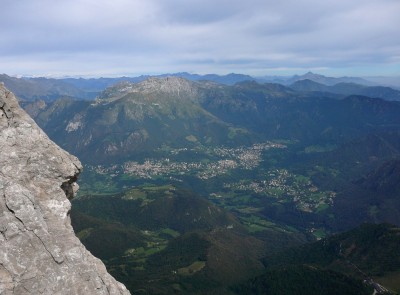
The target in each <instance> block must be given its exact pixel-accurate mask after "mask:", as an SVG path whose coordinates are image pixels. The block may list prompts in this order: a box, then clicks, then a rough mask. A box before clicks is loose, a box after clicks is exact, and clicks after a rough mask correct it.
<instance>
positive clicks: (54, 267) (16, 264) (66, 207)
mask: <svg viewBox="0 0 400 295" xmlns="http://www.w3.org/2000/svg"><path fill="white" fill-rule="evenodd" d="M81 169H82V166H81V163H80V162H79V160H78V159H77V158H76V157H74V156H72V155H70V154H68V153H67V152H65V151H64V150H62V149H61V148H59V147H58V146H57V145H56V144H55V143H53V142H52V141H51V140H50V139H49V138H48V137H47V136H46V134H45V133H44V132H43V131H42V130H41V129H40V128H39V127H38V126H37V125H36V124H35V123H34V121H33V120H32V119H31V118H30V117H29V116H28V115H27V114H26V113H25V112H24V111H23V110H22V109H21V108H20V107H19V105H18V102H17V99H16V98H15V96H14V95H13V94H12V93H11V92H9V91H8V90H7V89H6V88H5V87H4V85H2V84H0V294H18V295H23V294H130V293H129V291H127V289H126V288H125V286H124V285H122V284H121V283H119V282H117V281H116V280H115V279H114V278H113V277H112V276H111V275H109V274H108V273H107V271H106V268H105V266H104V264H103V263H102V262H101V261H100V260H99V259H97V258H95V257H93V256H92V255H91V254H90V252H88V251H87V250H86V249H85V247H84V246H83V245H82V244H81V243H80V241H79V240H78V238H77V237H76V236H75V234H74V231H73V229H72V226H71V222H70V216H69V212H70V210H71V203H70V201H69V199H71V198H73V196H74V193H75V192H76V190H77V188H78V185H77V184H76V183H75V181H76V180H77V176H78V174H79V173H80V171H81Z"/></svg>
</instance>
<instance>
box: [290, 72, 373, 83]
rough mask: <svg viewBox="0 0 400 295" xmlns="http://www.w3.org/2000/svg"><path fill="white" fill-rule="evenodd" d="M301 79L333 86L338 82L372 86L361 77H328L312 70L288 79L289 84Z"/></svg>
mask: <svg viewBox="0 0 400 295" xmlns="http://www.w3.org/2000/svg"><path fill="white" fill-rule="evenodd" d="M301 80H311V81H314V82H317V83H320V84H324V85H327V86H333V85H335V84H338V83H355V84H361V85H367V86H371V85H373V83H372V82H370V81H368V80H365V79H363V78H359V77H338V78H337V77H327V76H324V75H319V74H314V73H312V72H308V73H306V74H304V75H300V76H299V75H294V76H293V77H292V78H290V79H288V80H287V83H288V84H293V83H294V82H297V81H301Z"/></svg>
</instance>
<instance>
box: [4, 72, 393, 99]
mask: <svg viewBox="0 0 400 295" xmlns="http://www.w3.org/2000/svg"><path fill="white" fill-rule="evenodd" d="M151 77H158V78H165V77H179V78H184V79H187V80H190V81H211V82H216V83H219V84H224V85H234V84H236V83H239V82H243V81H256V82H258V83H277V84H282V85H285V86H289V85H292V84H294V83H296V82H298V81H303V80H310V81H313V82H316V83H318V84H322V85H325V86H334V85H336V84H341V83H344V84H352V88H351V87H350V88H349V87H347V88H348V89H347V92H346V94H347V95H350V94H362V93H358V92H357V91H359V90H360V89H358V88H362V86H381V87H384V86H385V87H386V88H384V89H382V91H397V90H398V89H399V87H400V83H396V80H395V79H387V80H388V82H387V83H385V79H384V78H382V77H381V78H380V79H379V80H376V81H378V82H372V81H369V80H366V79H364V78H359V77H339V78H336V77H327V76H323V75H319V74H314V73H311V72H308V73H306V74H304V75H294V76H264V77H252V76H249V75H243V74H233V73H231V74H228V75H216V74H206V75H198V74H190V73H186V72H181V73H171V74H162V75H157V76H149V75H142V76H138V77H116V78H103V77H102V78H58V79H55V78H43V77H41V78H32V77H22V78H16V77H10V76H8V75H6V74H2V75H0V82H3V83H5V85H6V87H8V88H9V89H10V90H11V91H13V92H14V93H15V94H16V95H17V97H19V99H21V100H24V101H32V100H35V99H43V100H47V101H48V100H54V99H57V98H60V97H62V96H68V97H74V98H78V99H94V98H95V97H96V96H97V95H98V94H99V93H100V92H102V91H103V90H105V89H106V88H107V87H110V86H113V85H115V84H117V83H119V82H131V83H138V82H142V81H144V80H146V79H148V78H151ZM353 84H356V85H353ZM390 87H392V88H395V89H392V88H390ZM327 89H329V88H327ZM353 90H354V91H356V92H352V91H353ZM313 91H315V90H313ZM342 91H343V89H342ZM377 91H378V94H379V93H380V90H379V89H378V90H377ZM333 92H334V93H336V92H335V91H333ZM364 94H365V93H364ZM382 95H383V96H382ZM391 95H393V94H391ZM367 96H368V95H367ZM377 97H382V98H385V94H381V96H377ZM397 97H398V96H397Z"/></svg>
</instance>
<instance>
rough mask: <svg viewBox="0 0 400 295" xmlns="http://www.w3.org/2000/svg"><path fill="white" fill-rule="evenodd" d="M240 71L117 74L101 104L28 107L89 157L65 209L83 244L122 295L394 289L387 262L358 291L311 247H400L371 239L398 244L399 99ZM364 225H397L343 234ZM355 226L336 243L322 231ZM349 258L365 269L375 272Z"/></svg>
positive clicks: (357, 281) (353, 280) (358, 281)
mask: <svg viewBox="0 0 400 295" xmlns="http://www.w3.org/2000/svg"><path fill="white" fill-rule="evenodd" d="M181 75H184V73H181ZM313 75H314V74H308V75H306V76H307V77H308V78H310V77H312V76H313ZM143 78H144V77H143ZM197 78H199V77H197ZM230 78H235V79H237V78H238V79H240V78H241V77H237V76H235V77H233V76H230ZM244 78H246V79H244V80H243V81H235V84H232V83H227V84H221V83H218V82H215V81H205V80H202V79H197V80H196V81H191V80H188V79H185V78H182V77H176V76H163V77H146V78H144V79H140V81H135V82H130V81H122V80H121V81H117V83H116V84H113V85H111V86H109V87H107V88H106V89H104V90H102V91H100V92H98V93H97V94H96V99H91V100H87V99H85V100H83V99H77V98H72V97H68V96H63V97H61V98H59V99H55V100H53V99H47V100H35V101H29V100H26V101H24V102H22V104H23V106H24V108H25V110H26V111H27V112H28V113H29V114H31V116H32V117H33V118H34V119H35V121H36V122H37V123H38V124H39V125H40V126H41V127H42V128H43V129H44V130H45V132H46V133H47V134H48V135H49V136H50V138H52V139H53V140H54V141H55V142H57V143H58V144H59V145H60V146H62V147H63V148H65V149H66V150H68V151H70V152H72V153H74V154H76V155H78V156H79V158H80V159H81V160H82V162H83V164H84V168H85V169H84V172H83V174H82V175H81V178H80V186H81V194H80V195H79V196H78V198H77V199H75V201H74V202H73V207H72V213H71V216H72V223H73V226H74V229H75V231H76V233H77V235H78V237H79V238H80V239H81V241H82V242H83V243H84V244H85V245H86V246H87V247H88V248H89V249H90V251H91V252H93V253H94V254H95V255H97V256H98V257H100V258H101V259H102V260H103V261H104V263H105V264H106V266H107V267H108V269H109V271H110V272H111V273H112V274H113V275H114V276H116V277H117V278H118V279H119V280H121V281H122V282H124V283H125V284H126V285H127V286H128V288H129V289H130V290H131V291H132V293H139V294H140V293H142V294H171V293H177V294H248V293H249V292H250V293H254V294H265V293H266V292H269V293H271V294H291V293H293V294H297V293H298V292H297V291H298V290H299V288H303V289H304V292H305V293H304V294H321V292H323V293H326V294H330V293H327V292H328V291H327V289H326V288H328V289H332V288H333V287H332V286H337V288H338V289H337V290H339V291H338V292H341V293H343V294H368V293H369V294H370V293H372V292H373V289H375V290H377V289H379V288H378V287H377V286H375V285H374V284H373V283H374V282H375V283H376V281H375V280H378V279H379V284H382V285H384V286H385V288H390V290H392V292H394V291H398V286H397V285H396V284H395V283H393V282H395V281H396V279H397V277H398V276H397V275H396V274H397V272H396V271H398V270H399V269H398V266H397V265H396V264H394V265H393V267H392V266H390V267H389V264H386V262H385V261H384V260H382V261H378V262H376V263H377V267H376V269H379V270H380V271H381V273H379V271H378V272H373V273H371V274H369V276H370V277H371V279H372V281H371V282H369V281H368V284H365V283H363V280H365V278H364V277H362V276H360V275H359V273H357V272H355V271H352V269H351V268H346V267H344V266H345V264H343V263H342V262H343V261H342V260H343V259H344V258H343V259H342V257H341V256H340V257H339V258H338V257H337V256H335V257H334V258H332V259H331V260H330V261H329V263H326V261H325V260H324V259H325V258H326V257H327V256H329V255H333V254H332V253H330V252H329V251H328V250H330V249H331V248H329V247H328V249H325V248H324V249H322V250H321V249H320V248H321V247H322V248H323V246H321V245H325V244H326V243H327V244H328V245H331V244H332V245H333V244H334V245H336V246H337V245H340V244H341V243H342V245H345V246H346V248H343V251H346V253H347V252H349V251H350V250H351V249H352V247H353V246H352V245H353V244H354V245H355V246H354V247H355V248H354V249H357V250H354V251H355V252H354V253H358V252H359V253H364V252H366V253H367V254H365V255H364V254H362V255H364V256H363V257H372V256H371V255H372V254H369V252H368V251H369V250H368V248H362V243H370V244H371V245H375V246H374V247H372V248H371V251H381V252H382V253H386V254H385V255H390V253H392V251H393V249H394V248H393V247H392V246H387V245H389V244H390V243H389V242H387V243H386V242H385V243H384V244H382V247H381V248H379V246H378V245H377V244H376V243H375V242H376V240H375V239H378V240H379V241H384V240H385V241H387V240H386V238H387V237H389V238H388V239H389V241H391V240H396V233H397V227H396V226H399V225H400V220H399V217H398V216H400V215H399V206H400V204H399V202H398V199H399V198H398V197H399V189H398V185H397V184H398V180H399V179H400V178H399V177H400V170H399V168H398V166H399V164H398V163H399V159H400V116H399V113H400V103H399V102H398V101H396V91H395V90H394V89H392V90H388V89H386V88H379V87H378V88H377V87H375V86H357V85H356V86H354V84H351V83H353V82H354V80H352V81H350V80H349V79H347V80H343V81H337V80H335V83H333V82H332V85H323V84H321V83H317V82H312V81H311V80H299V81H297V82H296V81H294V80H293V81H290V82H289V83H288V84H286V85H282V84H278V83H269V82H260V81H255V80H247V77H244ZM297 78H299V77H297ZM297 78H296V79H297ZM316 78H318V79H320V80H319V81H320V82H321V81H322V80H321V79H322V78H321V77H319V76H318V75H317V76H316ZM80 82H82V83H83V84H84V83H85V81H80ZM80 82H79V83H80ZM92 82H93V83H95V82H96V81H92ZM103 82H107V81H106V80H104V81H102V83H103ZM336 82H339V84H337V83H336ZM348 82H350V84H349V83H348ZM356 82H357V81H356ZM358 82H360V81H358ZM325 83H328V82H326V81H325ZM83 84H82V85H83ZM228 84H229V85H228ZM91 87H92V88H91V89H92V90H93V89H95V87H96V86H95V84H93V85H92V86H91ZM87 89H89V88H87ZM90 91H91V90H90ZM96 91H97V90H96ZM347 91H348V92H347ZM357 91H358V92H357ZM353 92H357V93H353ZM382 97H383V98H382ZM365 222H369V223H377V224H378V223H383V222H390V223H392V224H394V225H387V224H386V225H377V228H376V227H375V225H368V226H365V227H361V228H359V229H356V230H352V229H354V228H356V227H359V226H360V225H361V224H363V223H365ZM349 230H352V231H350V232H348V233H343V235H344V236H339V240H340V241H339V242H337V241H336V240H335V237H336V236H335V235H334V236H332V237H330V236H331V235H332V234H338V233H341V232H344V231H349ZM360 232H362V233H363V234H361V233H360ZM377 232H378V233H379V234H375V233H377ZM360 235H364V236H363V239H364V240H362V241H363V242H362V243H361V244H360V242H359V240H358V238H359V236H360ZM317 240H319V242H318V241H317ZM99 241H101V243H99ZM313 241H317V242H315V243H310V242H313ZM331 241H334V242H331ZM321 243H322V244H321ZM301 244H305V246H304V247H305V248H296V249H300V250H288V249H287V248H288V247H289V246H294V247H298V246H299V245H301ZM393 244H396V242H394V243H393ZM360 245H361V246H360ZM336 246H335V247H336ZM307 247H310V248H307ZM335 247H334V248H335ZM378 248H379V250H376V249H378ZM302 249H306V250H302ZM307 249H309V250H307ZM349 249H350V250H349ZM358 249H360V250H358ZM374 249H375V250H374ZM334 250H335V251H336V250H337V247H336V248H335V249H334ZM281 251H284V252H283V253H286V254H280V253H279V252H281ZM286 251H289V252H286ZM290 251H295V252H293V253H300V254H298V257H299V259H300V258H301V257H303V256H304V257H306V258H307V257H308V256H310V255H311V254H310V253H315V254H318V253H320V252H321V251H322V252H323V253H322V254H321V255H320V256H318V257H316V258H315V259H314V258H313V259H314V260H312V262H310V260H306V259H305V260H299V261H297V260H296V261H297V262H296V263H290V262H288V261H286V260H285V259H283V258H282V259H280V258H279V259H278V258H275V257H280V256H279V255H286V256H287V257H291V254H290V253H292V252H290ZM296 251H300V252H296ZM301 251H306V252H304V253H306V254H302V253H303V252H301ZM324 251H325V252H324ZM326 251H328V252H329V253H328V252H326ZM332 251H333V250H332ZM307 253H308V254H307ZM338 253H341V252H334V255H338ZM371 253H372V252H371ZM276 255H278V256H276ZM296 255H297V254H296ZM357 255H359V256H360V255H361V254H357ZM324 257H325V258H324ZM346 257H347V256H346ZM349 257H350V256H349ZM357 257H358V256H357ZM360 257H361V256H360ZM385 257H387V256H385ZM340 259H342V260H340ZM357 259H358V258H357ZM357 259H355V257H351V260H350V261H351V263H353V264H354V265H357V267H363V268H362V270H366V269H367V268H368V265H370V264H373V262H372V261H371V260H368V259H369V258H368V259H367V260H366V261H367V262H366V264H365V265H362V261H363V258H360V259H359V260H357ZM385 259H386V258H385ZM345 260H346V259H344V261H345ZM276 261H278V262H279V261H281V262H282V263H281V264H279V263H278V262H276ZM294 261H295V260H294ZM339 262H340V263H339ZM335 265H338V267H335ZM359 265H360V266H359ZM371 269H372V267H371ZM377 278H378V279H377ZM148 281H151V282H152V284H148V283H147V282H148ZM274 282H275V283H274ZM285 282H290V284H289V285H290V286H293V289H290V290H289V289H285V288H283V287H282V284H284V283H285ZM301 282H303V284H304V286H302V285H301ZM304 282H306V283H304ZM317 285H321V286H325V287H324V288H325V289H318V288H317V289H315V288H313V287H315V286H317ZM339 286H340V287H339ZM249 290H251V291H249ZM393 290H394V291H393ZM279 292H280V293H279ZM296 292H297V293H296ZM318 292H319V293H318ZM301 294H303V293H301Z"/></svg>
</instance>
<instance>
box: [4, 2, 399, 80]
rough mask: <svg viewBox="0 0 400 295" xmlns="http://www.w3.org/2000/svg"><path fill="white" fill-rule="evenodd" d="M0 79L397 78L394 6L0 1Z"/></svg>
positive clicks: (395, 12) (397, 60)
mask: <svg viewBox="0 0 400 295" xmlns="http://www.w3.org/2000/svg"><path fill="white" fill-rule="evenodd" d="M0 7H1V12H2V13H1V17H0V73H6V74H9V75H33V76H66V75H72V76H120V75H128V76H136V75H140V74H161V73H173V72H181V71H186V72H190V73H199V74H205V73H217V74H227V73H231V72H235V73H245V74H250V75H256V76H261V75H289V74H296V73H298V74H303V73H304V72H306V71H313V72H317V73H321V74H325V75H331V76H342V75H353V76H377V75H397V76H399V75H400V0H246V1H244V0H107V1H105V0H1V2H0Z"/></svg>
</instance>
